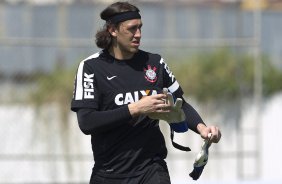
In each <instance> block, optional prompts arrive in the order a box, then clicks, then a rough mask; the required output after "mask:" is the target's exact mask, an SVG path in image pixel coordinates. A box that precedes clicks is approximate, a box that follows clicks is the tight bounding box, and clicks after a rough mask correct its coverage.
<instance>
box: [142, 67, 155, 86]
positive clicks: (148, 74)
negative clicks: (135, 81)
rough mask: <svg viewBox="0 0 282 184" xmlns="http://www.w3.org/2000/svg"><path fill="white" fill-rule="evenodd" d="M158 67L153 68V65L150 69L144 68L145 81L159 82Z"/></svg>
mask: <svg viewBox="0 0 282 184" xmlns="http://www.w3.org/2000/svg"><path fill="white" fill-rule="evenodd" d="M156 70H157V68H156V67H153V68H152V67H151V65H148V68H147V69H146V68H144V71H145V79H147V81H149V82H156V81H157V74H156Z"/></svg>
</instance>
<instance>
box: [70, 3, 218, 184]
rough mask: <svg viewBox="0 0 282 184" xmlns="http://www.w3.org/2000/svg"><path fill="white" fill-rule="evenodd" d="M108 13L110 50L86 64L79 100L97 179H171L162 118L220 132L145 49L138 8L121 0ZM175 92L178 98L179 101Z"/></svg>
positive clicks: (159, 183)
mask: <svg viewBox="0 0 282 184" xmlns="http://www.w3.org/2000/svg"><path fill="white" fill-rule="evenodd" d="M100 16H101V18H102V19H103V20H105V21H106V23H105V26H104V28H103V29H102V30H100V31H98V32H97V34H96V44H97V46H98V47H100V48H102V49H103V50H101V51H100V52H99V53H96V54H93V55H92V56H90V57H88V58H86V59H85V60H83V61H82V62H81V63H80V65H79V67H78V70H77V75H76V80H75V89H74V96H73V100H72V105H71V109H72V110H73V111H75V112H76V113H77V118H78V123H79V127H80V129H81V131H82V132H83V133H85V134H91V143H92V150H93V154H94V160H95V164H94V167H93V171H92V176H91V179H90V183H91V184H96V183H97V184H102V183H113V184H118V183H120V184H124V183H129V184H131V183H132V184H137V183H146V184H169V183H170V178H169V173H168V170H167V166H166V162H165V161H164V159H165V158H166V156H167V149H166V146H165V141H164V137H163V135H162V133H161V131H160V128H159V125H158V123H159V119H163V120H165V121H168V123H174V124H179V122H180V121H181V122H182V123H183V122H186V123H187V124H188V127H189V128H190V129H191V130H193V131H194V132H196V133H199V134H200V135H201V136H202V137H203V138H204V139H207V138H208V134H209V133H211V134H212V137H211V141H212V142H215V143H217V142H218V141H219V140H220V137H221V134H220V131H219V129H218V128H217V127H215V126H206V125H205V124H204V123H203V121H202V119H201V117H200V116H199V115H198V113H197V112H196V111H195V110H194V109H193V107H191V106H190V105H189V104H188V103H187V102H185V101H184V99H183V97H182V95H183V92H182V89H181V87H180V86H179V84H178V82H177V81H176V79H175V77H174V76H173V74H172V72H171V71H170V70H169V68H168V66H167V64H166V63H165V62H164V60H163V59H162V58H161V56H159V55H158V54H151V53H148V52H145V51H142V50H139V46H140V40H141V27H142V21H141V16H140V14H139V9H138V8H137V7H135V6H133V5H131V4H129V3H127V2H117V3H114V4H112V5H110V6H108V7H107V8H106V9H105V10H103V11H102V12H101V14H100ZM164 88H165V89H166V88H167V89H168V90H165V91H163V89H164ZM172 98H178V102H177V103H178V105H176V106H178V107H179V108H176V106H175V104H173V103H174V102H172ZM179 100H181V104H180V103H179V102H180V101H179ZM182 101H183V103H182ZM179 104H180V105H179ZM183 115H184V116H183ZM183 117H184V119H183Z"/></svg>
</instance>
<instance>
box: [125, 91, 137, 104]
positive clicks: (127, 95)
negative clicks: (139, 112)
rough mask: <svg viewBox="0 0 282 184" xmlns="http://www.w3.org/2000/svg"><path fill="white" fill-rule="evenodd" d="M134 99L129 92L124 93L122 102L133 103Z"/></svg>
mask: <svg viewBox="0 0 282 184" xmlns="http://www.w3.org/2000/svg"><path fill="white" fill-rule="evenodd" d="M133 102H134V100H133V97H132V94H131V93H126V94H125V97H124V102H123V103H124V104H129V103H133Z"/></svg>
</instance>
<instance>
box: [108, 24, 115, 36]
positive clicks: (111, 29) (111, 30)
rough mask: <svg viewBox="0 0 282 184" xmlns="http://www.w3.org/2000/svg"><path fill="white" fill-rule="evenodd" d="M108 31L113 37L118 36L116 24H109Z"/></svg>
mask: <svg viewBox="0 0 282 184" xmlns="http://www.w3.org/2000/svg"><path fill="white" fill-rule="evenodd" d="M108 31H109V33H110V34H111V35H112V36H113V37H116V36H117V28H116V27H115V26H113V25H112V26H109V27H108Z"/></svg>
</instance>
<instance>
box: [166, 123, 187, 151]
mask: <svg viewBox="0 0 282 184" xmlns="http://www.w3.org/2000/svg"><path fill="white" fill-rule="evenodd" d="M173 138H174V131H173V129H172V128H170V139H171V143H172V145H173V147H175V148H176V149H179V150H181V151H191V149H190V148H189V147H185V146H181V145H179V144H177V143H176V142H174V141H173Z"/></svg>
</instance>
